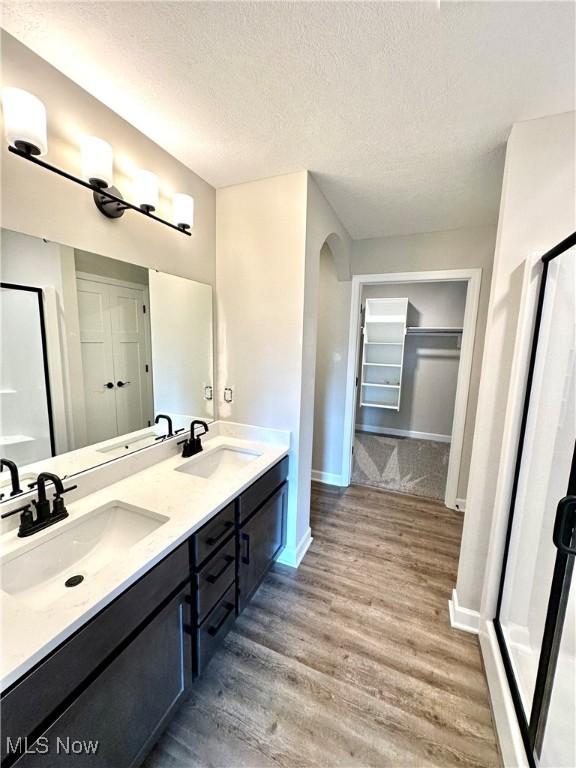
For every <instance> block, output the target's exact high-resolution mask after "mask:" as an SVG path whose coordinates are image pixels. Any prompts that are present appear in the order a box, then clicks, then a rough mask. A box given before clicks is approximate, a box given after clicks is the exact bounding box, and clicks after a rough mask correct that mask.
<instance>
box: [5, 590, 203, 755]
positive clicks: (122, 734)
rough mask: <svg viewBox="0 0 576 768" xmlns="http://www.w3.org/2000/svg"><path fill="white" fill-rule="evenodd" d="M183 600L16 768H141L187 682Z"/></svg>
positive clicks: (173, 605) (165, 610) (188, 660)
mask: <svg viewBox="0 0 576 768" xmlns="http://www.w3.org/2000/svg"><path fill="white" fill-rule="evenodd" d="M187 596H188V593H187V591H184V592H182V593H181V594H180V595H178V596H177V597H176V598H175V599H173V600H172V601H171V602H170V603H169V604H168V605H167V606H166V607H165V608H163V609H162V610H161V611H160V613H159V614H158V615H157V616H155V618H153V619H152V620H151V621H150V623H149V624H148V625H147V626H146V627H145V629H143V630H142V632H140V634H139V635H138V636H137V637H136V638H135V640H133V642H131V643H130V644H129V645H128V646H127V647H126V648H125V649H124V650H123V651H122V652H121V653H120V654H119V655H118V656H116V658H115V659H114V661H112V663H111V664H109V665H108V666H107V667H106V669H105V670H104V671H103V672H102V673H101V674H100V675H99V676H98V677H96V679H95V680H94V681H93V682H92V683H91V684H89V685H88V686H87V687H86V688H84V690H83V691H82V693H80V695H79V696H78V697H77V698H76V699H74V701H73V702H72V703H71V704H70V705H69V706H68V707H67V708H66V709H64V711H63V712H62V714H61V715H60V716H59V717H57V718H56V720H54V721H53V722H52V724H51V725H50V727H49V728H47V729H46V730H45V731H44V732H43V733H42V734H41V735H40V737H39V738H37V739H35V740H29V742H28V748H29V754H27V755H23V756H22V757H21V758H20V759H18V760H17V762H16V765H17V766H18V768H37V767H38V768H42V767H44V768H46V766H48V765H49V766H50V767H51V768H60V766H92V768H123V766H137V765H139V764H140V763H141V762H142V760H143V759H144V757H145V756H146V754H147V752H148V751H149V750H150V749H151V747H152V746H153V745H154V743H155V742H156V740H157V738H158V736H159V734H160V733H161V731H162V730H163V728H164V725H165V724H166V723H167V721H168V720H169V718H170V717H171V715H172V713H173V712H174V710H175V709H176V707H177V706H178V705H179V704H180V702H181V701H182V699H183V698H184V697H185V696H186V694H187V692H188V689H189V687H190V684H191V681H192V674H191V661H192V654H191V648H190V635H189V634H188V633H187V632H186V626H187V624H188V617H187V615H186V612H187V611H188V610H189V608H188V600H187ZM44 750H47V751H46V752H45V751H44Z"/></svg>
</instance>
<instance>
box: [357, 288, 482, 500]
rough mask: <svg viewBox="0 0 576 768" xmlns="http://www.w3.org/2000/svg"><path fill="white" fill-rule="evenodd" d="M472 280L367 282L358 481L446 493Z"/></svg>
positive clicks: (423, 492)
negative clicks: (461, 356)
mask: <svg viewBox="0 0 576 768" xmlns="http://www.w3.org/2000/svg"><path fill="white" fill-rule="evenodd" d="M466 291H467V283H466V282H465V281H446V282H418V283H387V284H386V283H382V284H372V285H365V286H364V287H363V289H362V302H361V307H362V310H361V311H362V316H361V329H360V338H359V340H358V344H359V355H358V361H359V364H358V387H357V403H356V422H355V435H354V453H353V469H352V481H353V482H354V483H358V484H362V485H373V486H378V487H382V488H386V489H388V490H394V491H399V492H401V493H412V494H417V495H420V496H427V497H430V498H436V499H443V498H444V494H445V489H446V478H447V473H448V464H449V456H450V445H451V438H452V424H453V419H454V406H455V401H456V391H457V383H458V369H459V363H460V348H461V341H462V333H463V323H464V312H465V306H466Z"/></svg>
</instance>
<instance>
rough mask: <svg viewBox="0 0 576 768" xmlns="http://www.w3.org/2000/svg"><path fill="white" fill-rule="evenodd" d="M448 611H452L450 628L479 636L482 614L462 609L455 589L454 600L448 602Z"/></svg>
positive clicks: (453, 592) (453, 591)
mask: <svg viewBox="0 0 576 768" xmlns="http://www.w3.org/2000/svg"><path fill="white" fill-rule="evenodd" d="M448 610H449V611H450V626H451V627H452V628H453V629H461V630H462V631H463V632H470V633H471V634H473V635H477V634H478V630H479V628H480V613H479V612H478V611H473V610H471V609H470V608H462V606H461V605H459V603H458V594H457V592H456V590H455V589H453V590H452V600H448Z"/></svg>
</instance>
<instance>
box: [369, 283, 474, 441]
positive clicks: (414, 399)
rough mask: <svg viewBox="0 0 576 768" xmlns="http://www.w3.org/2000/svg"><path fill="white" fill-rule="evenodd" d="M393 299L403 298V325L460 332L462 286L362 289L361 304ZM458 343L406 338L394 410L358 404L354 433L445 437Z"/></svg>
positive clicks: (451, 338)
mask: <svg viewBox="0 0 576 768" xmlns="http://www.w3.org/2000/svg"><path fill="white" fill-rule="evenodd" d="M399 296H401V297H407V298H408V325H409V326H415V325H419V326H429V327H433V326H447V327H452V328H454V327H460V328H461V327H462V324H463V321H464V309H465V307H466V283H457V282H454V283H449V282H447V283H395V284H388V285H385V284H381V285H366V286H364V288H363V290H362V302H363V303H364V302H365V300H366V299H369V298H395V297H399ZM460 338H461V337H460ZM458 341H459V339H458V338H457V337H455V336H417V335H410V334H408V335H407V336H406V343H405V346H404V365H403V371H402V394H401V399H400V411H388V410H384V409H382V408H366V407H363V408H361V407H360V406H359V405H358V406H357V412H356V426H357V428H360V429H361V428H362V427H371V428H377V429H382V430H385V429H386V428H387V427H388V428H392V429H399V430H403V431H414V432H422V433H424V434H430V435H442V436H444V437H448V438H449V437H450V435H451V434H452V421H453V418H454V402H455V399H456V385H457V380H458V364H459V362H460V352H459V349H458ZM360 365H361V361H360ZM358 395H360V391H359V392H358ZM358 402H359V397H358Z"/></svg>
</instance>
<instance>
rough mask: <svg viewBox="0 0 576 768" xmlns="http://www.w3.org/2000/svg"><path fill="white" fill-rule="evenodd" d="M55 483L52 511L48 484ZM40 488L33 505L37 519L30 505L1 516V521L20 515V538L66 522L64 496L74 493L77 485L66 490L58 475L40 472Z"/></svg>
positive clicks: (66, 512) (38, 481) (38, 483)
mask: <svg viewBox="0 0 576 768" xmlns="http://www.w3.org/2000/svg"><path fill="white" fill-rule="evenodd" d="M47 483H53V485H54V489H55V491H56V493H55V494H54V501H53V503H52V509H51V508H50V502H49V500H48V499H47V498H46V484H47ZM36 485H37V487H38V499H34V500H33V501H32V504H33V505H34V507H35V509H36V517H34V516H33V514H32V509H31V506H30V504H25V505H24V506H23V507H18V509H13V510H11V511H10V512H5V513H4V514H3V515H0V518H1V519H4V518H5V517H10V516H11V515H15V514H17V513H18V512H20V513H21V515H20V528H19V529H18V536H20V537H23V536H32V534H33V533H37V531H41V530H42V529H44V528H48V526H50V525H54V523H57V522H58V521H59V520H64V518H65V517H68V511H67V509H66V507H65V506H64V499H63V498H62V496H63V494H65V493H67V492H68V491H73V490H74V489H75V488H77V486H76V485H72V486H70V488H64V484H63V482H62V480H61V479H60V478H59V477H58V475H54V474H52V472H40V474H39V475H38V479H37V480H36Z"/></svg>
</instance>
